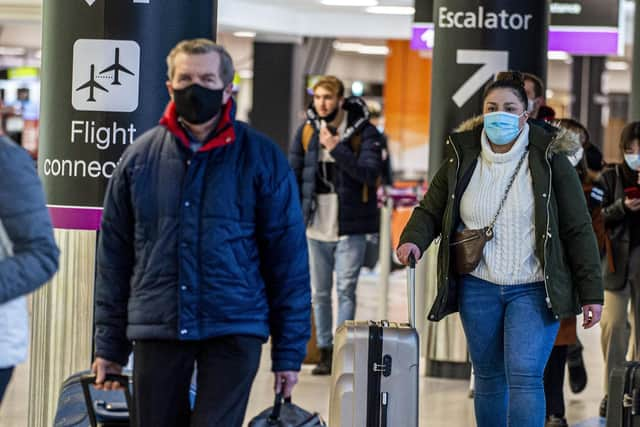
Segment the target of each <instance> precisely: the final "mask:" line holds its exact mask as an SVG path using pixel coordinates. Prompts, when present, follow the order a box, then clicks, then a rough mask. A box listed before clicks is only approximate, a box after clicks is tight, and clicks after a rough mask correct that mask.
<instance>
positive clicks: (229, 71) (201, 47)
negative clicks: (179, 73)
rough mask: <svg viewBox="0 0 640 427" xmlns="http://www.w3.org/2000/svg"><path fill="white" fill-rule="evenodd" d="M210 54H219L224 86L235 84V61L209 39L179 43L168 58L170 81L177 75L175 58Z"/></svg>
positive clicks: (222, 48)
mask: <svg viewBox="0 0 640 427" xmlns="http://www.w3.org/2000/svg"><path fill="white" fill-rule="evenodd" d="M209 52H217V53H218V55H219V56H220V78H221V79H222V82H223V83H224V86H225V87H226V86H228V85H229V84H230V83H232V82H233V77H234V76H235V73H236V70H235V68H234V67H233V59H231V55H229V52H227V50H226V49H225V48H224V47H222V46H220V45H219V44H216V43H214V42H213V41H211V40H209V39H192V40H183V41H181V42H180V43H178V44H177V45H176V46H175V47H174V48H173V49H171V52H169V55H168V56H167V76H168V77H169V80H172V79H173V75H174V74H175V58H176V55H178V54H179V53H185V54H187V55H203V54H206V53H209Z"/></svg>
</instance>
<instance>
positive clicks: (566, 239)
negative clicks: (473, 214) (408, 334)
mask: <svg viewBox="0 0 640 427" xmlns="http://www.w3.org/2000/svg"><path fill="white" fill-rule="evenodd" d="M482 130H483V125H482V116H480V117H477V118H475V119H472V120H469V121H468V122H465V123H464V124H463V125H462V126H461V127H460V128H459V129H458V130H457V131H456V132H455V133H453V134H451V135H450V137H449V138H448V140H447V142H446V151H445V155H446V158H445V163H444V164H443V165H442V166H441V167H440V169H439V170H438V172H437V173H436V176H435V177H434V178H433V180H432V182H431V183H430V186H429V190H428V191H427V194H426V195H425V198H424V199H423V200H422V202H421V203H420V205H419V206H417V207H416V208H415V210H414V211H413V214H412V216H411V219H410V220H409V223H408V224H407V226H406V227H405V229H404V231H403V233H402V236H401V238H400V244H401V245H402V244H404V243H408V242H410V243H414V244H416V245H417V246H418V247H419V248H420V250H421V252H422V253H424V251H425V250H426V249H427V248H428V247H429V245H430V244H431V242H432V241H433V240H434V239H436V238H438V237H439V238H441V242H440V252H439V254H438V281H437V282H438V292H437V297H436V300H435V302H434V304H433V307H432V308H431V310H430V312H429V315H428V318H429V320H432V321H438V320H441V319H442V318H444V317H445V316H447V315H449V314H451V313H454V312H457V311H458V286H459V278H458V277H457V275H456V273H455V272H454V271H453V262H451V255H450V250H449V244H450V241H451V238H452V236H453V233H454V232H455V231H456V230H457V229H458V226H459V224H460V221H461V220H460V200H461V199H462V195H463V194H464V192H465V190H466V188H467V186H468V185H469V181H470V180H471V177H472V176H473V172H474V170H475V167H476V165H477V162H478V156H479V155H480V151H481V144H480V140H481V135H482ZM576 141H577V140H576V138H575V137H574V136H573V135H572V134H570V133H569V132H567V131H564V130H559V131H558V132H556V133H549V132H548V131H547V130H546V129H544V128H542V127H540V126H537V125H535V124H530V132H529V169H530V171H531V177H532V181H533V194H534V199H535V214H534V218H535V230H536V231H535V233H536V250H535V252H536V256H537V257H538V259H539V260H540V262H541V264H542V267H543V271H544V276H545V288H546V294H547V305H548V307H549V308H550V309H551V310H552V311H553V313H554V315H555V317H556V318H568V317H571V316H574V315H576V314H579V313H580V312H581V310H582V309H581V306H583V305H587V304H602V303H603V300H604V296H603V293H604V292H603V283H602V273H601V268H600V255H599V253H598V246H597V243H596V238H595V235H594V232H593V229H592V225H591V217H590V215H589V212H588V210H587V205H586V201H585V198H584V193H583V190H582V185H581V184H580V180H579V179H578V175H577V174H576V172H575V170H574V168H573V167H572V166H571V164H570V163H569V161H568V160H567V157H566V155H564V154H570V153H571V152H573V151H575V150H577V147H579V145H578V146H576V143H577V144H579V142H576Z"/></svg>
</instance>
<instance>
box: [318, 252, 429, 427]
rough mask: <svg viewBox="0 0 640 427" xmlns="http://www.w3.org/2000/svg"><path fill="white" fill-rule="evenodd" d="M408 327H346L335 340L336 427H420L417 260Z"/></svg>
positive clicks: (332, 414)
mask: <svg viewBox="0 0 640 427" xmlns="http://www.w3.org/2000/svg"><path fill="white" fill-rule="evenodd" d="M407 288H408V289H407V295H408V298H409V324H398V323H392V322H387V321H380V322H373V321H369V322H354V321H347V322H345V323H344V325H342V326H340V327H339V328H338V331H337V332H336V337H335V340H334V352H333V372H332V377H331V393H330V400H329V425H330V426H332V427H397V426H402V427H417V426H418V367H419V360H420V359H419V348H420V346H419V344H418V333H417V331H416V329H415V311H416V310H415V260H413V259H411V261H410V266H409V270H408V279H407Z"/></svg>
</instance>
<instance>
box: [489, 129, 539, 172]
mask: <svg viewBox="0 0 640 427" xmlns="http://www.w3.org/2000/svg"><path fill="white" fill-rule="evenodd" d="M481 140H482V141H481V143H482V154H481V156H482V159H483V160H485V161H487V162H489V163H508V162H517V161H518V160H520V158H521V157H522V154H523V153H524V152H525V150H526V149H527V147H528V146H529V124H528V123H525V124H524V127H523V128H522V131H521V132H520V135H519V136H518V139H516V143H515V144H513V147H511V150H509V151H507V152H506V153H503V154H499V153H495V152H494V151H493V150H492V149H491V145H490V144H489V139H488V138H487V134H486V133H485V132H484V131H482V138H481Z"/></svg>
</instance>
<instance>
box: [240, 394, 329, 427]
mask: <svg viewBox="0 0 640 427" xmlns="http://www.w3.org/2000/svg"><path fill="white" fill-rule="evenodd" d="M326 425H327V423H325V422H324V420H323V419H322V417H320V415H318V413H313V414H312V413H310V412H308V411H305V410H304V409H302V408H301V407H299V406H297V405H294V404H293V403H292V402H291V398H290V397H289V398H287V399H284V398H283V397H282V395H281V394H277V395H276V400H275V403H274V404H273V406H272V407H271V408H269V409H265V410H264V411H262V412H261V413H260V414H259V415H258V416H257V417H255V418H253V419H252V420H251V421H250V422H249V427H326Z"/></svg>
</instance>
